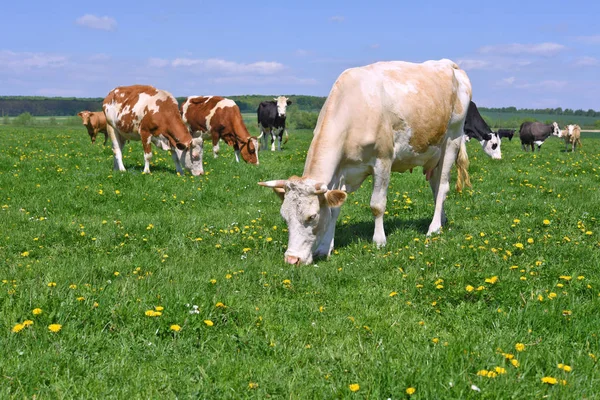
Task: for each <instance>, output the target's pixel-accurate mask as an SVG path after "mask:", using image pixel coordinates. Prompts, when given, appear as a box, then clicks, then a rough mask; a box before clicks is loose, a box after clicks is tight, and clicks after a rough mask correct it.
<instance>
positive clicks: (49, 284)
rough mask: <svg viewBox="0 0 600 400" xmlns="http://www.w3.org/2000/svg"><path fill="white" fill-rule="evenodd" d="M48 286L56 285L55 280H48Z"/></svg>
mask: <svg viewBox="0 0 600 400" xmlns="http://www.w3.org/2000/svg"><path fill="white" fill-rule="evenodd" d="M48 287H56V282H48Z"/></svg>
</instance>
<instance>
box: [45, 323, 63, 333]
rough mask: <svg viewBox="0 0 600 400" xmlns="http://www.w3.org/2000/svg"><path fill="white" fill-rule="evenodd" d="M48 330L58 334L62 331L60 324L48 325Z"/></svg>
mask: <svg viewBox="0 0 600 400" xmlns="http://www.w3.org/2000/svg"><path fill="white" fill-rule="evenodd" d="M48 329H49V330H50V332H54V333H56V332H58V331H60V330H61V329H62V325H61V324H50V325H48Z"/></svg>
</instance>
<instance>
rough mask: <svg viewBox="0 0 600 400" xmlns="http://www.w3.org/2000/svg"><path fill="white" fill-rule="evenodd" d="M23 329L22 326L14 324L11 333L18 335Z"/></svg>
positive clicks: (23, 326)
mask: <svg viewBox="0 0 600 400" xmlns="http://www.w3.org/2000/svg"><path fill="white" fill-rule="evenodd" d="M24 328H25V325H24V324H16V325H15V326H13V327H12V329H11V331H12V332H14V333H19V332H21V331H22V330H23V329H24Z"/></svg>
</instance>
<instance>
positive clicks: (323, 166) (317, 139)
mask: <svg viewBox="0 0 600 400" xmlns="http://www.w3.org/2000/svg"><path fill="white" fill-rule="evenodd" d="M327 127H328V125H327V124H326V123H324V124H323V125H322V126H321V127H320V129H319V130H318V131H317V132H316V133H315V136H314V137H313V140H312V143H311V144H310V147H309V149H308V154H307V155H306V162H305V164H304V173H303V174H302V176H304V177H307V178H312V179H314V180H316V181H318V182H323V183H325V184H327V185H329V184H330V183H332V181H333V180H334V177H335V175H336V172H337V170H338V168H339V165H340V161H341V158H342V151H343V147H344V140H343V138H342V137H341V135H339V133H338V132H327V131H326V129H327ZM333 183H334V186H337V185H336V183H335V182H333Z"/></svg>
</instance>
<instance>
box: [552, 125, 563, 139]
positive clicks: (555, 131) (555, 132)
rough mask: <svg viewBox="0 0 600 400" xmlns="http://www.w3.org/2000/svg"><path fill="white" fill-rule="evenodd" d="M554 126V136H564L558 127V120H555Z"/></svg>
mask: <svg viewBox="0 0 600 400" xmlns="http://www.w3.org/2000/svg"><path fill="white" fill-rule="evenodd" d="M552 126H553V127H554V131H553V132H552V134H553V135H554V136H558V137H559V138H560V137H562V131H561V130H560V128H559V127H558V124H557V123H556V122H553V123H552Z"/></svg>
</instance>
